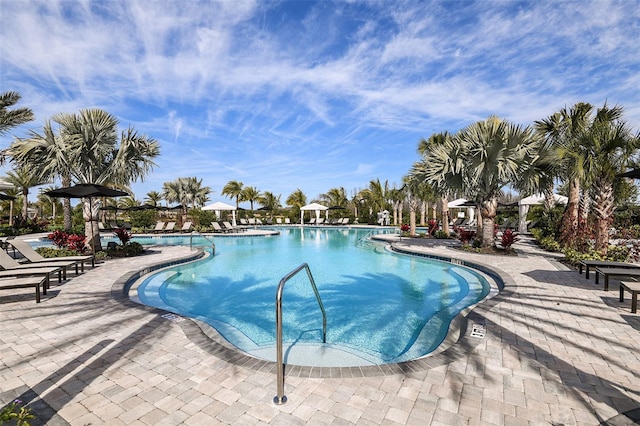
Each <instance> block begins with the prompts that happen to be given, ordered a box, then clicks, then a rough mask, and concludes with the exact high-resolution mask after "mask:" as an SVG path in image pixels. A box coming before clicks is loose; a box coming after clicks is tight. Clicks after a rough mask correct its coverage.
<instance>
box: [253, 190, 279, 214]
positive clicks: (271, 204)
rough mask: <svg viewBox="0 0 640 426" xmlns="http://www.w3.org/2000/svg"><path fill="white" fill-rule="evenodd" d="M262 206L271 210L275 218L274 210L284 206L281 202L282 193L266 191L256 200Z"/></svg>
mask: <svg viewBox="0 0 640 426" xmlns="http://www.w3.org/2000/svg"><path fill="white" fill-rule="evenodd" d="M256 201H257V202H258V203H259V204H260V205H261V206H262V207H264V208H265V209H267V210H269V212H271V217H272V218H273V211H274V210H277V209H279V208H280V207H282V205H281V204H280V195H276V194H274V193H273V192H269V191H265V192H264V193H263V194H262V196H260V197H259V198H258V199H257V200H256Z"/></svg>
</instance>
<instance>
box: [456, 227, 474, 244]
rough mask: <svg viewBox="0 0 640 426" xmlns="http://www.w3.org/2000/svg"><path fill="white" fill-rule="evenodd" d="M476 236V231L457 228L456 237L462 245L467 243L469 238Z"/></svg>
mask: <svg viewBox="0 0 640 426" xmlns="http://www.w3.org/2000/svg"><path fill="white" fill-rule="evenodd" d="M475 237H476V231H471V230H467V229H459V230H458V238H459V239H460V241H461V242H462V244H463V245H468V244H469V243H470V242H471V240H473V239H474V238H475Z"/></svg>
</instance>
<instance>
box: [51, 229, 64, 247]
mask: <svg viewBox="0 0 640 426" xmlns="http://www.w3.org/2000/svg"><path fill="white" fill-rule="evenodd" d="M47 237H48V238H49V239H50V240H51V242H52V243H53V245H54V246H56V247H58V248H63V247H66V245H67V238H69V234H67V233H66V232H64V231H60V230H57V231H53V232H52V233H50V234H49V235H47Z"/></svg>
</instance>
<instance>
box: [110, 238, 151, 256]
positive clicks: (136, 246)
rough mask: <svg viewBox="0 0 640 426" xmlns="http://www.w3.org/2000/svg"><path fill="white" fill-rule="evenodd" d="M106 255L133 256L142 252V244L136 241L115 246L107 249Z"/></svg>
mask: <svg viewBox="0 0 640 426" xmlns="http://www.w3.org/2000/svg"><path fill="white" fill-rule="evenodd" d="M106 253H107V256H109V257H134V256H138V255H140V254H142V253H144V248H143V247H142V244H140V243H137V242H135V241H134V242H130V243H129V244H126V245H121V246H115V247H113V248H111V249H107V251H106Z"/></svg>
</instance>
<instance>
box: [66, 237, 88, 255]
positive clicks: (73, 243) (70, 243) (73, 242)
mask: <svg viewBox="0 0 640 426" xmlns="http://www.w3.org/2000/svg"><path fill="white" fill-rule="evenodd" d="M86 239H87V237H86V235H80V234H70V235H69V236H68V237H67V245H66V247H67V248H69V249H71V250H76V251H80V252H81V251H83V250H84V246H85V244H84V242H85V241H86Z"/></svg>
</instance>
